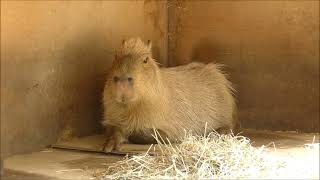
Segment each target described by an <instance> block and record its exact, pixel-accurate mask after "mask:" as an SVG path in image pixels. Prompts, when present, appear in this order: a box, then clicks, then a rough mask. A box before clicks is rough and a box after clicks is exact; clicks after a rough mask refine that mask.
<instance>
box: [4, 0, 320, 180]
mask: <svg viewBox="0 0 320 180" xmlns="http://www.w3.org/2000/svg"><path fill="white" fill-rule="evenodd" d="M132 37H140V38H141V40H142V42H143V43H144V44H145V45H146V47H147V46H148V45H149V44H148V43H147V42H148V40H151V41H150V42H152V48H151V49H150V51H151V52H152V58H153V59H155V61H156V62H157V63H158V64H157V63H156V62H154V64H157V65H156V66H159V67H161V68H167V67H178V68H179V67H180V66H181V65H187V64H189V65H190V63H192V62H202V63H204V64H210V63H215V64H222V65H221V66H222V71H223V73H222V74H225V75H226V78H227V79H228V80H229V81H230V82H231V83H232V88H233V89H234V91H232V92H233V95H232V96H233V97H234V98H235V104H236V105H237V109H238V110H237V117H238V118H237V119H238V127H239V129H238V130H237V132H234V133H233V134H220V133H219V132H216V131H212V130H211V129H210V128H208V126H209V125H210V124H209V123H204V124H203V132H201V133H200V134H196V135H195V134H193V133H192V132H190V131H188V130H185V131H184V129H183V132H184V133H183V134H181V133H180V134H179V135H180V136H181V138H180V141H179V142H171V140H170V139H167V138H165V137H163V136H162V134H161V132H159V131H158V130H157V129H152V130H151V131H150V134H152V135H153V137H152V140H154V141H155V143H154V144H136V143H133V142H135V141H138V138H140V137H135V136H133V137H131V139H129V140H130V142H129V143H123V144H121V148H120V149H114V150H112V149H110V151H111V150H112V151H111V152H107V151H106V150H105V149H104V148H103V147H104V144H105V140H106V137H105V134H106V133H105V128H104V126H103V125H102V121H103V120H104V118H106V117H104V111H106V109H108V107H109V106H108V104H107V105H105V104H104V101H103V93H104V88H105V84H106V81H107V77H108V74H112V72H111V69H112V67H113V65H112V62H113V61H114V60H115V59H116V57H115V54H116V50H117V49H119V47H123V46H125V45H123V44H122V42H123V40H124V39H128V38H132ZM148 47H149V46H148ZM150 47H151V45H150ZM147 60H148V62H150V61H151V62H152V63H153V60H151V59H148V58H147V59H144V61H143V63H146V62H147ZM141 62H142V61H141ZM211 65H212V64H211ZM183 67H187V66H183ZM188 67H191V68H190V69H193V68H194V67H192V64H191V66H188ZM206 67H207V66H206ZM219 67H220V66H219ZM173 69H177V68H173ZM199 72H200V71H199ZM201 72H202V71H201ZM219 72H220V71H219ZM196 74H197V73H196ZM198 74H199V73H198ZM200 74H201V73H200ZM148 77H149V76H148ZM179 77H180V76H176V78H177V79H176V81H173V82H176V84H179V83H180V84H181V86H183V85H188V86H187V87H190V88H195V89H196V88H198V90H196V91H195V92H192V91H190V93H191V94H192V93H193V94H196V93H198V92H202V91H206V90H208V91H209V90H210V89H211V88H209V89H203V90H202V89H201V88H200V86H198V85H193V84H192V83H191V84H185V83H183V82H182V83H181V82H180V81H179V82H178V79H179ZM182 77H183V76H181V78H182ZM117 78H118V77H114V81H115V82H116V81H120V80H121V79H117ZM130 78H131V77H128V81H129V82H131V81H132V79H130ZM202 78H203V79H205V80H208V79H209V80H210V78H211V76H203V77H202ZM194 79H195V78H194V77H191V78H188V81H186V82H191V80H194ZM133 81H134V83H135V79H133ZM174 84H175V83H174ZM207 84H208V83H207ZM212 86H213V87H215V83H213V84H212ZM183 87H185V86H183ZM174 89H175V88H173V90H172V91H174ZM200 89H201V90H200ZM184 90H188V88H185V89H182V90H176V91H174V92H175V93H176V94H177V96H179V94H180V93H182V92H183V91H184ZM198 94H199V93H198ZM200 94H201V93H200ZM217 96H218V97H220V99H222V101H225V100H226V99H227V97H225V96H221V94H219V93H217ZM179 97H180V96H179ZM206 97H207V96H206ZM163 98H165V97H162V98H160V99H159V100H161V99H163ZM173 98H176V97H173ZM181 99H182V100H183V98H181ZM194 99H195V101H193V102H192V103H190V102H189V103H186V104H187V105H188V107H191V109H193V110H196V111H195V112H193V113H194V114H200V111H201V112H202V110H204V111H205V109H206V108H209V109H210V108H211V106H214V105H209V106H205V105H204V104H202V103H201V102H203V99H205V98H204V97H202V96H196V97H194ZM171 101H173V99H170V98H169V99H168V102H171ZM194 102H197V103H194ZM199 102H200V103H199ZM210 102H212V101H210ZM179 107H180V106H179V105H176V106H170V110H171V111H172V110H176V112H177V113H178V111H179V110H181V109H179ZM200 107H201V108H200ZM226 107H227V106H226ZM109 108H110V107H109ZM159 109H160V107H157V108H153V109H151V110H152V112H154V111H159ZM222 109H224V110H225V109H226V108H222ZM215 110H216V109H215ZM139 111H141V112H144V111H145V109H139ZM226 112H227V111H226ZM179 113H180V114H182V115H186V116H187V115H190V114H189V113H190V112H185V111H179ZM171 114H173V115H175V113H174V111H173V113H171ZM226 114H227V115H230V114H231V113H229V111H228V113H226ZM203 115H204V116H203V117H205V115H206V113H204V114H203ZM227 115H226V116H227ZM208 116H209V115H208ZM107 117H109V116H107ZM210 117H211V115H210ZM221 117H225V116H224V115H223V116H221ZM107 119H108V118H107ZM138 119H139V118H138ZM165 119H166V122H167V124H165V125H166V127H170V126H172V127H173V126H174V127H176V128H177V126H176V125H175V118H174V116H166V117H165ZM192 120H193V119H192ZM150 121H152V120H150ZM204 121H205V120H204ZM194 123H196V122H194ZM184 125H185V124H183V123H181V127H183V126H184ZM160 130H161V129H160ZM179 130H181V132H182V128H181V129H179ZM107 133H108V132H107ZM146 178H147V179H148V178H150V179H204V178H206V179H248V178H251V179H252V178H253V179H257V178H261V179H266V178H269V179H278V178H285V179H293V178H294V179H319V1H318V0H300V1H287V0H278V1H272V0H261V1H250V0H238V1H229V0H211V1H200V0H199V1H197V0H193V1H182V0H176V1H174V0H161V1H156V0H136V1H129V0H128V1H116V0H114V1H113V0H110V1H9V0H8V1H1V179H146Z"/></svg>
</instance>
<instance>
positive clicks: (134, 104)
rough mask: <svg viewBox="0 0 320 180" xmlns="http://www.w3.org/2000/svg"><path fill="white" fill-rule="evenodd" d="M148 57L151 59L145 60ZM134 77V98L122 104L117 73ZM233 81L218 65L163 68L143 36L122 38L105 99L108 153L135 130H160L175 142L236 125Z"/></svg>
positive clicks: (146, 131) (135, 131) (192, 64)
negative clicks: (188, 133)
mask: <svg viewBox="0 0 320 180" xmlns="http://www.w3.org/2000/svg"><path fill="white" fill-rule="evenodd" d="M146 58H148V63H146V64H144V63H143V60H144V59H146ZM121 74H129V75H130V76H132V77H133V78H134V84H133V91H132V92H133V94H134V95H133V96H134V98H133V99H134V100H133V101H130V102H128V103H125V104H122V103H118V102H117V101H115V96H116V94H117V92H116V91H117V89H116V87H115V85H114V82H113V81H112V78H113V77H114V76H115V75H121ZM232 91H233V89H232V86H231V83H230V82H229V81H228V80H227V79H226V77H225V75H224V74H223V73H222V72H221V70H220V66H219V65H217V64H213V63H210V64H206V65H205V64H202V63H191V64H188V65H185V66H178V67H173V68H159V67H158V65H157V63H156V62H155V60H153V59H152V54H151V44H148V45H146V44H145V43H143V42H142V41H141V40H140V39H139V38H132V39H129V40H126V41H124V42H123V44H122V46H121V48H120V50H119V51H118V52H117V56H116V60H115V61H114V62H113V66H112V68H111V71H110V74H109V75H108V78H107V81H106V85H105V90H104V98H103V103H104V107H105V112H104V121H103V124H104V125H106V126H108V127H112V128H113V129H115V130H113V131H112V132H111V135H109V136H108V137H109V138H108V139H107V144H106V148H105V151H108V152H109V151H111V150H112V149H114V148H115V149H117V148H118V145H119V144H120V143H121V142H122V141H125V140H126V139H127V138H128V137H129V136H130V135H133V134H137V133H138V134H149V133H150V129H152V128H156V129H159V130H161V131H162V132H163V134H165V135H166V136H167V137H168V138H169V139H170V140H171V141H175V140H178V139H180V138H181V137H183V136H184V134H185V131H184V130H191V131H192V132H193V133H195V134H203V133H204V128H205V124H206V123H207V129H208V130H210V129H211V130H213V129H214V130H222V131H223V132H224V131H225V130H230V129H233V128H234V126H235V124H236V118H235V117H236V105H235V102H234V98H233V96H232Z"/></svg>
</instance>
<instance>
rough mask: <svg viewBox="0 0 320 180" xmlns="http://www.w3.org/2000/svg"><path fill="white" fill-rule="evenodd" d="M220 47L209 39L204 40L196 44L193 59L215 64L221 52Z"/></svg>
mask: <svg viewBox="0 0 320 180" xmlns="http://www.w3.org/2000/svg"><path fill="white" fill-rule="evenodd" d="M220 51H221V50H220V48H219V45H217V44H214V42H213V41H212V40H210V39H209V38H202V39H200V40H199V41H198V42H196V43H195V44H194V48H193V49H192V55H191V59H192V60H194V61H201V62H203V63H210V62H215V60H216V56H217V52H220Z"/></svg>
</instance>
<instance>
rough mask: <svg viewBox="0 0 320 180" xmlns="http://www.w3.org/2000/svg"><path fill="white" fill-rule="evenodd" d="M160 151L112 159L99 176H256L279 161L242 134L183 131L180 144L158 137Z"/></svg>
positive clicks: (264, 173) (130, 177)
mask: <svg viewBox="0 0 320 180" xmlns="http://www.w3.org/2000/svg"><path fill="white" fill-rule="evenodd" d="M155 134H156V136H155V138H156V140H157V141H158V145H157V148H159V149H160V151H159V152H160V153H158V155H156V156H150V155H149V152H151V151H153V149H154V148H153V147H154V146H150V148H149V150H148V152H147V153H145V154H142V155H137V156H133V157H126V158H125V159H124V160H122V161H119V162H117V163H114V164H112V165H110V166H109V167H108V169H107V170H106V171H105V172H103V173H102V174H101V176H100V177H101V179H234V178H237V179H238V178H246V179H247V178H259V177H267V175H268V174H270V173H271V174H272V172H273V171H275V170H276V169H277V168H279V165H281V163H278V162H275V161H271V160H270V159H268V158H267V156H266V155H265V154H266V152H265V151H264V146H262V147H260V148H254V147H252V146H251V144H250V140H249V139H248V138H246V137H243V136H239V135H238V136H234V135H219V134H218V133H215V132H212V133H210V134H208V135H204V136H194V135H192V134H191V133H186V135H185V137H184V139H183V140H182V141H181V143H180V144H171V143H170V142H169V141H168V140H164V139H162V138H161V137H159V134H158V133H157V132H156V133H155Z"/></svg>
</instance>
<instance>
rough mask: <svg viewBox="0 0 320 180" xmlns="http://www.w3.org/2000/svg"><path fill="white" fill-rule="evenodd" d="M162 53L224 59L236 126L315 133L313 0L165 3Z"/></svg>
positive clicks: (180, 60)
mask: <svg viewBox="0 0 320 180" xmlns="http://www.w3.org/2000/svg"><path fill="white" fill-rule="evenodd" d="M168 54H169V62H170V63H169V65H170V66H174V65H179V64H186V63H188V62H190V61H195V60H198V61H202V62H211V61H214V62H218V63H223V64H226V65H227V67H226V68H225V69H226V71H227V72H229V73H230V74H231V80H232V82H233V83H235V88H236V89H237V90H238V93H237V96H238V97H237V99H238V105H239V118H240V120H241V123H242V127H246V128H258V129H273V130H296V129H298V130H302V131H319V1H312V0H305V1H303V0H300V1H281V0H279V1H269V0H266V1H191V2H190V1H189V2H186V1H178V2H171V3H170V4H169V51H168Z"/></svg>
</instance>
